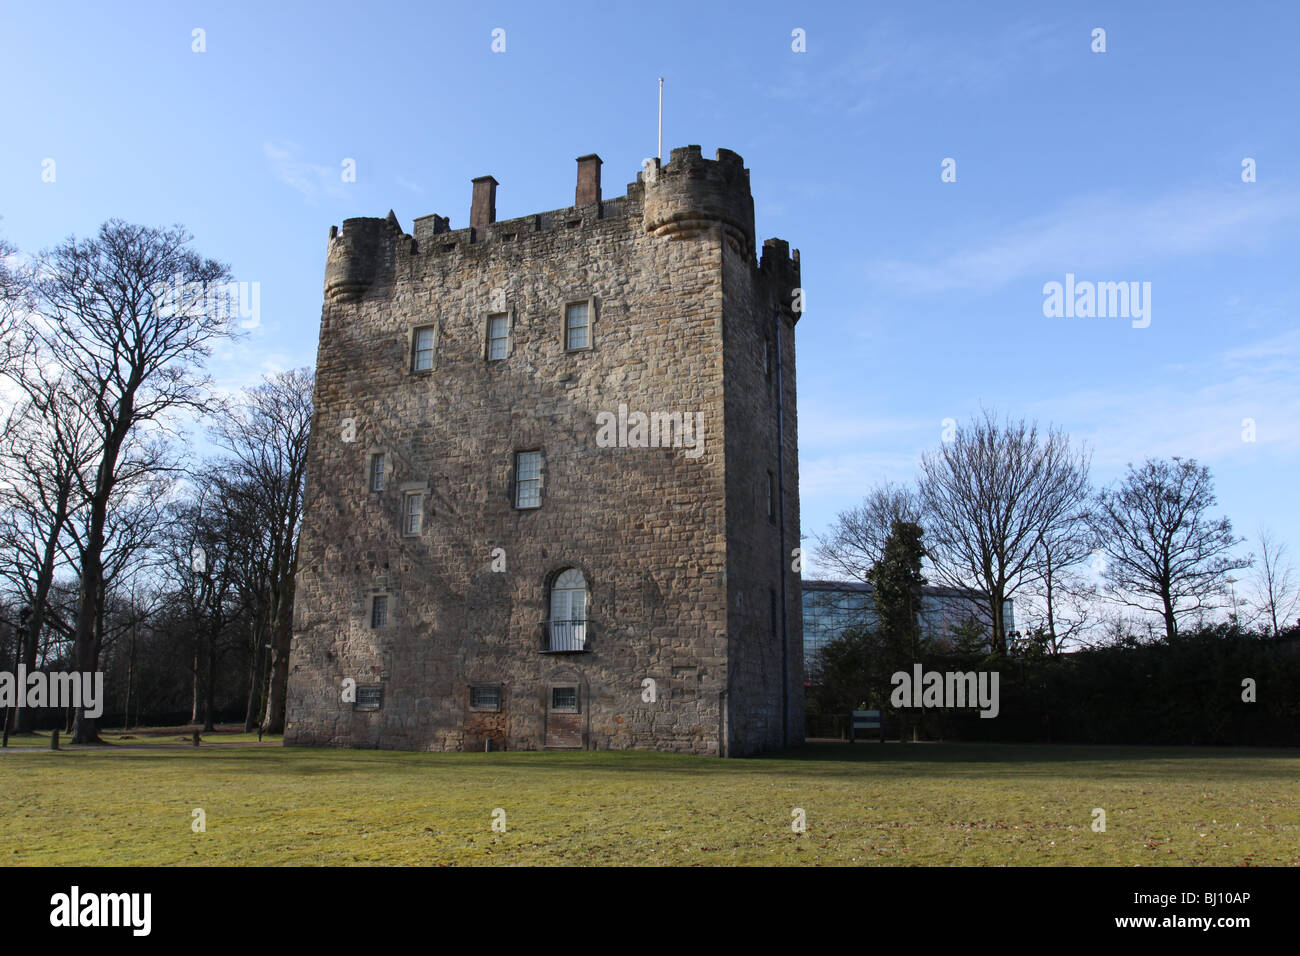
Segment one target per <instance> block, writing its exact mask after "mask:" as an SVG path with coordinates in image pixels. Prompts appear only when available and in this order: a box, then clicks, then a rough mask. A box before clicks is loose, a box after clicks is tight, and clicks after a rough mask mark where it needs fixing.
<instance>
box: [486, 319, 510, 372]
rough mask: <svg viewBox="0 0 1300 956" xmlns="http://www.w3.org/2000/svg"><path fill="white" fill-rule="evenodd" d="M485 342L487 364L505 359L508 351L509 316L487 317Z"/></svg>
mask: <svg viewBox="0 0 1300 956" xmlns="http://www.w3.org/2000/svg"><path fill="white" fill-rule="evenodd" d="M487 340H488V347H487V357H488V361H489V362H496V361H498V360H500V359H503V358H505V357H506V353H507V352H509V351H510V316H508V315H490V316H488V334H487Z"/></svg>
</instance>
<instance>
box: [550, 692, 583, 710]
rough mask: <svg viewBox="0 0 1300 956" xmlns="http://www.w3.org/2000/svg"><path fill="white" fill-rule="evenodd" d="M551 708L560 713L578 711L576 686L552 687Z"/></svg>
mask: <svg viewBox="0 0 1300 956" xmlns="http://www.w3.org/2000/svg"><path fill="white" fill-rule="evenodd" d="M551 710H553V711H555V712H556V713H561V714H576V713H577V712H578V688H576V687H552V688H551Z"/></svg>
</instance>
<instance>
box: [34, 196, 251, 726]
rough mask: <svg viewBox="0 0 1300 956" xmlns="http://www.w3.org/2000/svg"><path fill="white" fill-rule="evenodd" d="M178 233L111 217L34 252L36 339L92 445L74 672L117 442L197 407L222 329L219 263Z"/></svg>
mask: <svg viewBox="0 0 1300 956" xmlns="http://www.w3.org/2000/svg"><path fill="white" fill-rule="evenodd" d="M190 240H191V236H190V235H189V234H188V233H187V232H186V231H185V230H184V229H182V228H180V227H179V226H177V227H172V228H170V229H166V230H159V229H151V228H148V227H145V226H137V225H131V224H128V223H124V222H121V221H120V220H112V221H110V222H107V223H105V224H104V225H103V226H102V227H101V228H100V231H99V234H98V236H96V237H95V238H94V239H88V240H85V241H78V240H77V239H76V238H71V239H68V240H66V241H65V242H64V243H62V244H60V245H59V246H56V247H55V248H54V249H53V250H52V251H50V252H46V253H43V254H42V255H41V256H40V257H39V259H38V266H37V281H36V290H37V301H38V307H39V310H40V312H41V315H42V318H43V319H44V320H45V321H44V322H43V323H42V324H41V325H40V326H39V327H38V329H37V333H36V334H37V337H38V339H39V340H40V344H41V346H42V347H43V348H44V349H45V350H46V351H47V352H48V354H50V355H51V356H52V357H53V358H54V360H55V362H56V363H57V364H58V366H59V368H60V369H61V370H62V372H63V373H64V374H65V376H66V380H67V382H68V385H69V387H70V388H71V389H72V390H73V392H74V394H75V396H76V400H77V401H78V402H79V403H80V404H81V406H82V408H83V409H84V410H85V411H86V413H87V414H88V416H89V417H90V419H91V421H92V423H93V426H94V429H95V437H96V445H97V452H98V453H97V455H96V461H95V463H94V465H93V472H91V473H90V474H87V475H86V476H85V478H84V481H83V495H84V497H85V499H86V503H87V504H86V507H87V512H88V514H87V522H86V528H85V540H84V543H83V545H82V547H81V548H80V556H81V568H80V571H81V594H80V597H79V607H78V612H77V621H76V636H75V640H76V668H77V669H78V670H80V671H83V672H89V671H94V670H96V668H97V664H98V660H97V658H98V650H99V648H98V644H97V641H96V616H97V611H98V608H99V606H100V602H101V601H102V589H103V580H104V567H103V551H104V536H105V528H106V525H107V523H108V510H109V501H110V499H111V497H112V495H113V490H114V487H115V486H116V484H117V482H118V480H119V477H120V471H121V469H122V467H123V452H124V450H125V449H126V448H127V447H128V439H129V438H131V436H132V435H133V434H134V433H135V432H136V431H137V430H139V429H142V428H145V427H146V426H147V425H148V424H155V425H161V424H163V423H164V422H165V421H166V419H167V418H168V417H169V415H170V414H172V413H174V412H177V411H179V410H183V409H189V410H195V411H202V410H203V409H204V408H205V407H206V406H207V404H208V402H209V397H208V392H207V388H206V386H207V380H206V379H205V378H202V377H200V376H199V374H198V369H199V367H200V366H201V363H202V360H203V359H204V358H205V357H206V356H207V354H208V352H209V347H210V343H211V342H212V341H213V340H214V339H217V338H220V337H223V336H227V335H230V334H232V331H233V330H232V329H231V326H230V318H231V315H230V312H229V311H227V310H223V309H221V308H220V307H214V304H213V300H214V297H213V292H214V291H215V290H216V287H217V284H218V283H222V282H224V281H225V280H227V279H228V278H229V270H228V269H227V268H226V267H225V266H224V265H222V264H220V263H218V262H215V261H212V260H210V259H203V258H201V257H200V256H199V255H197V254H196V253H194V252H193V251H191V250H190V249H188V248H187V246H188V243H189V242H190ZM165 291H166V292H170V293H171V294H170V296H167V295H165V294H164V292H165ZM95 724H96V721H95V720H94V719H93V718H91V717H89V716H88V715H87V712H86V709H85V708H82V709H81V711H80V712H79V713H78V714H77V717H76V723H75V729H74V737H73V739H74V740H75V741H76V742H77V743H92V742H97V741H98V739H99V735H98V731H97V729H96V726H95Z"/></svg>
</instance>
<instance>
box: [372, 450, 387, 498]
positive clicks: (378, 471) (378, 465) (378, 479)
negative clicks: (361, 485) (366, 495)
mask: <svg viewBox="0 0 1300 956" xmlns="http://www.w3.org/2000/svg"><path fill="white" fill-rule="evenodd" d="M384 465H385V462H384V456H383V455H382V454H380V455H371V456H370V490H371V491H383V490H384Z"/></svg>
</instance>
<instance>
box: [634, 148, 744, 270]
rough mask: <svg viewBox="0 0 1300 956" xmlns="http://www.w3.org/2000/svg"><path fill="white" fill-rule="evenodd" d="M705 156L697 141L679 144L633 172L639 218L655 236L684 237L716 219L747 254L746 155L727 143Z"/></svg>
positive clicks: (709, 225) (690, 235)
mask: <svg viewBox="0 0 1300 956" xmlns="http://www.w3.org/2000/svg"><path fill="white" fill-rule="evenodd" d="M716 155H717V159H705V158H704V157H703V156H702V155H701V152H700V147H699V146H681V147H678V148H677V149H674V150H673V151H672V152H671V153H670V154H669V160H668V164H667V165H666V166H661V165H660V163H659V161H658V160H654V161H653V163H652V165H651V166H650V167H648V168H647V169H646V170H645V171H643V172H641V173H638V174H637V182H638V183H640V184H641V185H642V186H643V187H644V190H645V192H644V195H645V203H644V212H643V216H644V220H645V227H646V230H647V231H648V232H650V233H651V234H652V235H655V236H667V237H669V238H673V239H686V238H690V237H692V236H695V235H698V234H699V233H701V232H703V231H706V230H708V229H710V228H712V227H713V226H714V225H715V224H721V225H722V227H723V229H724V230H725V231H726V233H727V235H728V237H730V238H731V239H732V240H733V242H735V243H736V244H737V245H738V246H739V248H740V250H741V251H742V252H744V253H745V254H746V255H749V256H753V255H754V197H753V196H752V195H751V194H750V191H749V170H748V169H746V168H745V161H744V160H743V159H741V158H740V156H739V155H738V154H736V153H733V152H732V151H731V150H729V149H719V150H718V151H717V154H716Z"/></svg>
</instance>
